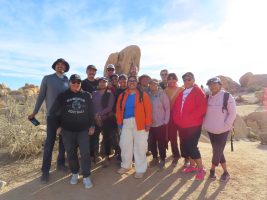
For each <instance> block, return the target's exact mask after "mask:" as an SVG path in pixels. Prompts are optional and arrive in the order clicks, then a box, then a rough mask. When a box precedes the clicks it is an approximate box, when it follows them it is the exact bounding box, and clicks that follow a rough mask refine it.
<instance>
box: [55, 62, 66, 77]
mask: <svg viewBox="0 0 267 200" xmlns="http://www.w3.org/2000/svg"><path fill="white" fill-rule="evenodd" d="M55 70H56V73H59V74H64V73H65V70H66V66H65V64H64V63H63V62H58V63H57V64H56V66H55Z"/></svg>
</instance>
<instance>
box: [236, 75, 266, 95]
mask: <svg viewBox="0 0 267 200" xmlns="http://www.w3.org/2000/svg"><path fill="white" fill-rule="evenodd" d="M239 82H240V85H241V87H243V88H247V89H248V90H251V91H256V90H261V89H262V88H263V87H267V74H253V73H251V72H248V73H246V74H244V75H243V76H241V78H240V79H239Z"/></svg>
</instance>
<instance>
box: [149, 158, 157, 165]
mask: <svg viewBox="0 0 267 200" xmlns="http://www.w3.org/2000/svg"><path fill="white" fill-rule="evenodd" d="M158 164H159V159H158V158H153V159H152V160H151V161H150V163H149V166H150V167H155V166H157V165H158Z"/></svg>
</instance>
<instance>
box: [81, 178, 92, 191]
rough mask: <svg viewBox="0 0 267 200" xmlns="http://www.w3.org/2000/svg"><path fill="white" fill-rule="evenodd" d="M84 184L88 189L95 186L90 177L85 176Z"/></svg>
mask: <svg viewBox="0 0 267 200" xmlns="http://www.w3.org/2000/svg"><path fill="white" fill-rule="evenodd" d="M83 184H84V187H85V188H86V189H90V188H92V187H93V183H92V181H91V179H90V178H89V177H87V178H83Z"/></svg>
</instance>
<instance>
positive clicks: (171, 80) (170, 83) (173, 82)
mask: <svg viewBox="0 0 267 200" xmlns="http://www.w3.org/2000/svg"><path fill="white" fill-rule="evenodd" d="M167 84H168V87H176V86H177V80H176V79H174V78H173V77H170V78H169V79H168V80H167Z"/></svg>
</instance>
